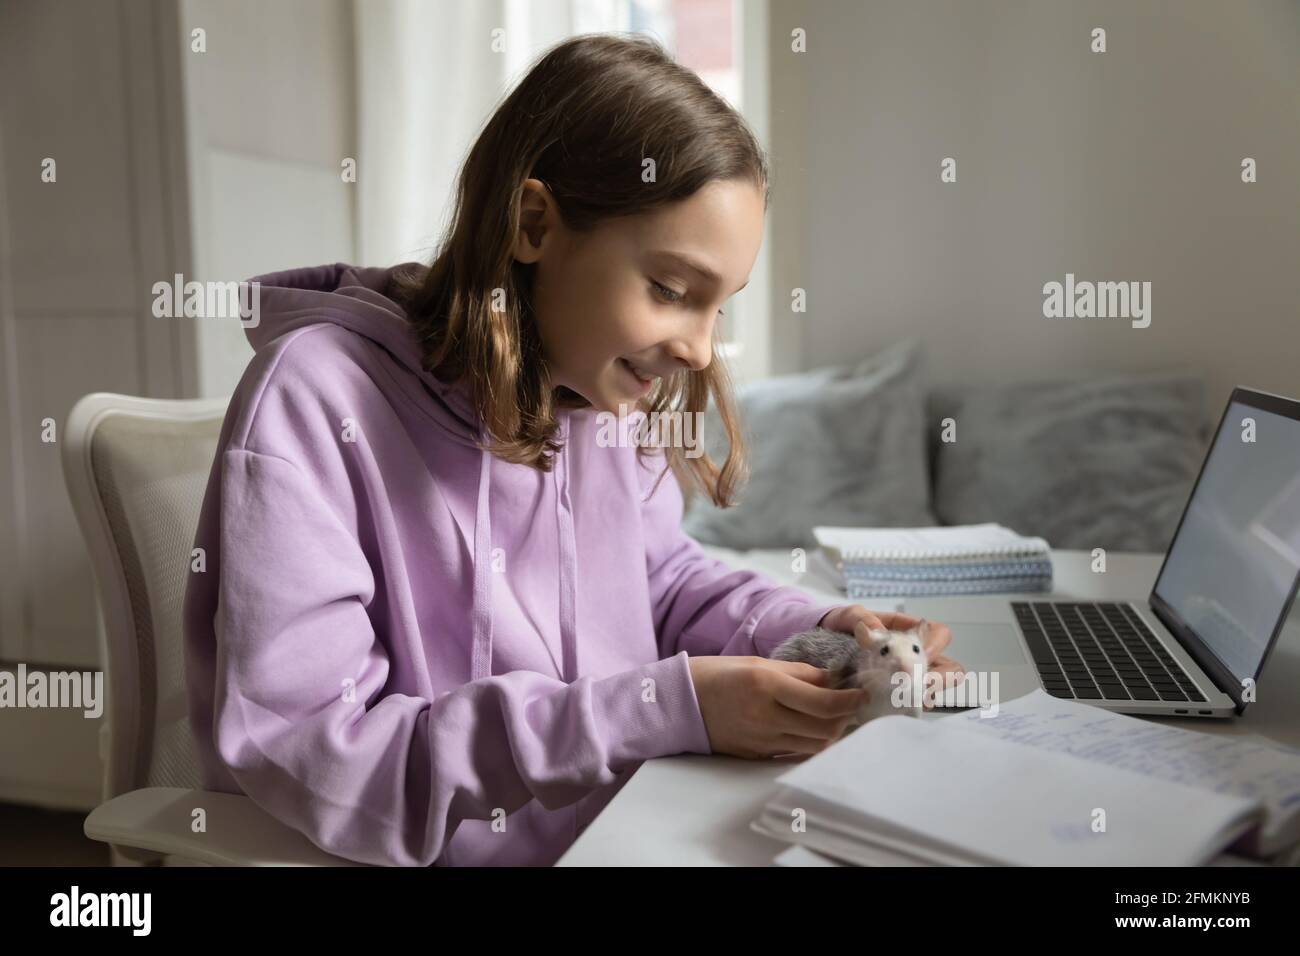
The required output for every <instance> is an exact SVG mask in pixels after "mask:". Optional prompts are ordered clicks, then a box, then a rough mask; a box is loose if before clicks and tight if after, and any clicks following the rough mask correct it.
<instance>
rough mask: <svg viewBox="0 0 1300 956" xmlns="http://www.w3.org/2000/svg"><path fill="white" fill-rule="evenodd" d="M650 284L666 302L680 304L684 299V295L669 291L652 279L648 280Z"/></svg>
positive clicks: (666, 287)
mask: <svg viewBox="0 0 1300 956" xmlns="http://www.w3.org/2000/svg"><path fill="white" fill-rule="evenodd" d="M650 284H651V285H653V286H654V288H655V291H656V292H658V293H659V295H660V296H661V297H662V298H663V299H664V300H665V301H667V302H680V301H681V300H682V299H683V298H685V297H686V293H684V292H678V291H677V290H676V289H670V288H668V286H666V285H664V284H663V283H662V282H656V281H655V280H654V279H651V280H650Z"/></svg>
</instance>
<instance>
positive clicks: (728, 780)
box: [556, 548, 1300, 866]
mask: <svg viewBox="0 0 1300 956" xmlns="http://www.w3.org/2000/svg"><path fill="white" fill-rule="evenodd" d="M706 550H708V551H709V553H710V554H712V555H714V556H716V557H719V558H721V559H723V560H725V561H726V562H727V563H728V564H730V565H732V566H733V567H738V568H754V569H757V570H760V571H762V572H764V573H765V574H767V575H769V576H770V577H771V578H772V579H773V580H775V581H777V582H778V583H781V584H796V585H798V586H799V587H802V588H804V589H805V590H806V591H808V592H809V593H810V594H813V595H815V596H816V598H817V599H818V600H826V601H834V600H840V601H842V602H843V603H846V604H848V603H853V602H850V601H849V600H848V599H847V598H845V597H844V595H843V594H842V593H840V592H839V591H837V590H835V589H834V588H833V586H831V585H829V584H828V583H827V582H825V581H823V580H821V579H819V578H818V577H816V576H815V575H814V574H811V573H810V574H802V575H798V574H792V573H791V572H790V570H789V568H790V554H789V552H788V551H750V552H743V553H737V552H729V551H724V550H722V549H717V548H709V549H706ZM1090 560H1091V559H1090V555H1089V554H1088V553H1087V552H1083V551H1058V552H1054V553H1053V555H1052V567H1053V574H1054V578H1053V581H1054V590H1053V591H1052V593H1051V594H1050V595H1049V594H1041V593H1040V594H1035V595H1031V596H1030V597H1031V598H1032V599H1035V600H1044V599H1049V598H1051V599H1057V600H1075V599H1084V600H1136V601H1139V602H1145V600H1146V597H1147V595H1148V594H1149V593H1150V590H1151V585H1152V583H1154V581H1155V576H1156V574H1157V573H1158V572H1159V570H1160V561H1161V556H1160V555H1151V554H1110V555H1108V561H1107V573H1105V574H1094V573H1092V572H1091V570H1090ZM1008 599H1009V598H1008V596H1004V595H1003V596H992V595H989V596H985V597H982V598H979V599H972V598H971V597H963V598H962V599H961V600H962V601H963V607H966V608H967V609H968V610H967V612H966V613H965V614H964V615H963V619H965V620H970V619H971V614H970V612H969V608H970V607H971V606H972V603H971V602H972V601H973V600H974V601H975V605H974V606H976V607H978V606H979V604H980V603H981V602H984V603H986V605H987V606H988V607H990V608H992V607H996V608H998V609H999V610H1000V609H1001V608H1002V607H1004V606H1005V604H1006V601H1007V600H1008ZM953 600H954V599H952V598H924V599H921V598H911V599H908V601H907V606H906V610H907V612H908V613H909V614H917V615H921V616H924V617H928V618H932V619H934V620H936V621H941V622H943V623H950V622H951V621H952V620H953V619H952V618H951V616H950V615H947V614H945V610H944V609H945V607H949V606H951V603H952V601H953ZM859 603H864V604H865V606H867V607H869V608H873V609H878V610H887V609H889V608H891V607H893V605H894V599H887V600H881V601H878V602H874V603H873V602H859ZM1297 603H1300V602H1297ZM990 619H994V618H992V617H991V618H990ZM1298 623H1300V614H1297V613H1293V614H1292V616H1291V620H1290V623H1289V625H1288V627H1287V630H1286V631H1285V632H1284V633H1283V635H1282V637H1281V638H1280V639H1279V642H1278V646H1277V647H1275V648H1274V649H1273V653H1272V655H1271V656H1270V657H1269V660H1268V664H1267V665H1266V667H1265V669H1264V674H1263V676H1262V678H1261V680H1260V683H1259V686H1258V688H1257V692H1258V702H1256V703H1254V704H1251V705H1250V706H1249V707H1247V709H1246V713H1245V715H1244V716H1242V717H1233V718H1229V719H1226V720H1218V719H1209V718H1204V719H1196V718H1184V719H1174V718H1158V719H1160V720H1161V721H1162V722H1167V723H1169V724H1170V725H1171V726H1180V727H1187V728H1189V729H1192V730H1198V731H1204V732H1206V733H1219V734H1241V735H1258V736H1260V737H1263V738H1268V739H1270V740H1273V741H1275V742H1278V743H1281V744H1285V745H1287V746H1290V747H1297V748H1300V626H1298ZM948 653H949V654H951V656H952V657H954V658H956V659H957V660H959V661H960V660H961V659H962V634H961V632H960V631H959V630H958V629H957V628H954V631H953V641H952V645H951V646H950V648H949V651H948ZM927 716H928V717H929V718H930V719H934V718H935V717H937V715H927ZM1152 719H1157V718H1152ZM797 759H798V758H781V759H776V760H742V759H740V758H737V757H727V756H720V755H709V756H706V755H703V754H681V755H678V756H675V757H664V758H661V759H658V760H650V761H647V762H646V763H645V764H643V765H642V766H641V768H640V769H639V770H637V772H636V773H635V774H633V776H632V779H631V780H629V781H628V782H627V784H626V785H624V787H623V789H622V790H620V791H619V792H618V794H617V795H616V796H615V797H614V799H613V800H611V801H610V803H609V804H608V806H606V807H605V809H604V810H603V811H602V812H601V814H600V816H598V817H597V818H596V819H595V820H594V821H593V822H592V824H591V825H590V826H589V827H588V828H587V829H586V831H584V832H583V834H582V836H580V837H579V838H578V840H577V841H576V842H575V843H574V845H573V846H572V847H570V848H569V851H568V852H567V853H565V855H564V856H563V857H561V859H560V860H559V862H558V863H557V864H556V865H558V866H619V865H632V866H719V865H722V866H737V865H739V866H766V865H767V864H769V863H770V862H771V860H772V857H773V856H775V855H776V854H777V853H778V852H780V851H781V850H783V849H785V844H781V843H778V842H776V841H775V840H770V839H768V838H767V837H764V836H762V835H760V834H757V833H754V832H753V831H752V830H750V829H749V821H750V820H752V819H753V818H754V817H755V816H757V815H758V812H759V810H760V808H761V807H762V805H763V803H764V801H765V800H766V799H767V797H768V795H769V794H770V793H771V792H772V791H773V789H774V784H773V781H774V780H775V779H776V777H777V776H779V775H780V774H781V773H782V772H783V771H784V770H785V769H787V767H789V766H790V765H791V761H792V760H797Z"/></svg>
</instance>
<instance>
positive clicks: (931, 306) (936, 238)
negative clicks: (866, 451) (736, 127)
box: [771, 0, 1300, 416]
mask: <svg viewBox="0 0 1300 956" xmlns="http://www.w3.org/2000/svg"><path fill="white" fill-rule="evenodd" d="M1095 26H1101V27H1104V28H1105V29H1106V30H1107V41H1108V43H1107V46H1108V50H1107V52H1106V53H1104V54H1094V53H1091V52H1090V51H1089V43H1090V32H1091V30H1092V28H1093V27H1095ZM794 27H803V28H805V29H806V30H807V32H808V52H807V53H804V54H794V53H791V51H790V31H791V30H792V29H793V28H794ZM771 31H772V46H771V53H772V69H773V79H772V82H773V90H772V109H773V117H772V123H773V154H774V155H773V162H774V166H775V176H774V179H775V186H776V188H775V195H774V197H773V212H774V226H775V228H774V231H773V234H772V237H771V241H773V243H774V247H773V249H774V251H773V255H774V263H775V270H776V276H775V284H774V292H773V296H774V303H775V308H774V328H773V335H774V347H773V355H774V358H775V361H776V363H777V367H776V370H777V371H789V370H795V369H798V368H809V367H814V366H816V365H820V364H827V363H833V362H842V361H848V360H850V359H852V358H854V357H856V356H859V355H864V354H867V353H869V352H871V351H873V350H875V349H877V348H879V347H880V346H883V345H885V344H887V343H889V342H892V341H894V340H896V339H898V338H900V337H902V336H904V335H907V334H912V333H915V334H918V335H920V336H921V337H922V339H923V340H924V341H925V343H926V346H927V353H928V355H929V358H930V372H931V375H932V377H933V378H936V379H940V380H949V381H962V382H990V381H999V380H1002V379H1015V380H1028V379H1036V378H1057V377H1061V376H1067V375H1068V376H1076V375H1082V374H1086V373H1090V372H1105V371H1117V372H1118V371H1140V370H1149V369H1165V368H1175V367H1182V368H1191V369H1193V370H1195V371H1197V372H1200V373H1202V374H1203V375H1204V376H1205V378H1206V380H1207V383H1208V385H1209V390H1208V397H1207V402H1208V409H1207V413H1208V414H1210V415H1211V416H1217V413H1218V411H1219V409H1220V408H1221V406H1222V403H1223V402H1224V401H1225V400H1226V396H1227V392H1228V390H1229V389H1230V388H1231V386H1232V385H1234V384H1250V385H1254V386H1258V387H1261V388H1264V389H1266V390H1270V391H1278V392H1282V393H1284V394H1290V395H1295V394H1296V393H1300V373H1298V371H1297V358H1300V348H1298V347H1297V343H1298V342H1300V336H1298V335H1297V333H1296V327H1297V319H1298V318H1300V316H1298V314H1297V313H1298V312H1300V268H1298V266H1300V186H1297V178H1296V176H1297V172H1298V171H1300V4H1297V3H1295V2H1293V0H1243V2H1234V3H1221V2H1214V0H1180V2H1176V3H1174V2H1170V3H1155V2H1142V3H1131V2H1127V0H1125V2H1093V0H1090V2H1078V3H1069V4H1065V3H1050V2H1039V3H1025V2H1012V0H984V2H980V3H969V2H961V0H925V2H918V0H888V2H881V0H871V2H868V3H863V2H840V0H825V2H815V3H814V2H804V0H772V27H771ZM946 156H952V157H955V158H956V159H957V164H958V167H957V172H958V178H957V182H956V183H955V184H949V185H945V184H942V183H941V182H940V181H939V163H940V161H941V159H942V158H943V157H946ZM1244 156H1252V157H1254V158H1255V159H1256V160H1257V162H1258V164H1259V182H1257V183H1255V184H1253V185H1247V184H1243V183H1242V182H1241V180H1240V162H1241V159H1242V157H1244ZM1067 272H1073V273H1074V274H1075V275H1076V277H1078V278H1079V279H1093V280H1149V281H1150V282H1151V283H1152V285H1153V288H1152V306H1153V311H1152V323H1151V326H1150V327H1149V328H1146V329H1133V328H1131V327H1130V325H1129V324H1128V323H1127V322H1124V321H1123V320H1117V319H1111V320H1094V321H1092V322H1086V321H1084V320H1059V321H1055V322H1053V321H1050V320H1048V319H1045V318H1043V315H1042V304H1043V295H1042V287H1043V284H1044V283H1045V282H1048V281H1052V280H1054V279H1055V280H1057V281H1062V280H1063V279H1064V277H1065V274H1066V273H1067ZM795 286H801V287H804V288H806V289H807V290H808V302H809V311H808V313H807V314H806V315H802V316H792V315H791V313H790V308H789V290H790V289H791V288H792V287H795Z"/></svg>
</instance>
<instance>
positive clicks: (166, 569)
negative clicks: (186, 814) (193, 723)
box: [62, 392, 228, 799]
mask: <svg viewBox="0 0 1300 956" xmlns="http://www.w3.org/2000/svg"><path fill="white" fill-rule="evenodd" d="M227 403H228V400H227V399H195V400H185V401H166V400H158V399H146V398H135V397H132V396H129V395H114V394H111V393H107V392H96V393H94V394H91V395H87V396H85V397H84V398H82V399H81V400H80V401H79V402H77V404H76V405H75V406H74V407H73V409H72V411H71V412H70V413H69V414H68V421H67V424H66V426H65V427H64V432H63V448H62V452H63V474H64V479H65V481H66V483H67V486H68V494H69V496H70V497H71V498H72V507H73V510H74V511H75V512H76V515H77V521H78V523H79V524H80V526H81V532H82V535H83V537H84V538H85V540H86V546H87V548H88V550H89V552H90V558H91V563H92V565H93V567H94V571H95V582H96V585H97V587H98V590H99V605H100V611H101V615H102V624H103V632H102V640H103V648H102V650H103V654H104V660H105V663H106V666H107V669H108V671H107V675H106V677H107V681H106V683H107V685H108V707H107V716H108V734H109V752H108V754H107V755H106V756H107V760H106V767H105V775H104V798H105V799H110V798H112V797H115V796H117V795H118V794H121V793H125V792H127V791H130V790H136V789H139V788H140V787H154V786H158V787H194V788H198V787H200V786H201V781H200V776H199V770H198V764H197V761H196V760H195V756H194V745H193V741H192V738H191V736H190V722H189V714H188V706H187V698H186V693H185V672H184V656H183V655H184V644H183V635H182V615H181V612H182V606H183V603H184V598H185V585H186V581H187V580H188V575H189V568H190V552H191V549H192V548H193V546H194V537H195V531H196V529H197V528H198V522H199V510H200V508H201V506H202V503H203V494H204V491H205V489H206V487H207V481H208V475H209V472H210V470H211V467H212V461H213V457H214V456H215V454H216V449H217V441H218V437H219V435H220V432H221V423H222V419H223V418H224V416H225V412H226V406H227Z"/></svg>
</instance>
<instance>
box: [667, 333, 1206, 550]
mask: <svg viewBox="0 0 1300 956" xmlns="http://www.w3.org/2000/svg"><path fill="white" fill-rule="evenodd" d="M1204 392H1205V389H1204V383H1203V382H1202V381H1201V380H1200V378H1199V377H1197V376H1196V375H1194V374H1190V373H1187V372H1180V371H1171V372H1165V373H1153V374H1144V375H1130V376H1101V377H1098V376H1093V377H1090V378H1086V379H1084V378H1078V379H1072V380H1057V381H1028V382H1019V383H1011V384H995V385H978V384H975V385H965V384H952V383H948V382H943V383H935V384H931V383H929V381H928V376H927V374H926V368H925V361H924V354H923V350H922V348H921V346H920V344H919V342H918V341H917V340H915V339H907V340H904V341H902V342H898V343H896V344H895V345H893V346H891V347H889V348H887V349H885V350H883V351H881V352H880V353H878V354H876V355H872V356H870V357H868V358H866V359H864V360H862V361H859V362H857V363H855V364H850V365H837V366H827V367H822V368H816V369H813V370H811V371H808V372H803V373H799V374H794V375H781V376H775V377H772V378H768V379H764V380H762V381H759V382H755V383H752V384H749V385H746V386H742V387H741V388H739V389H738V390H737V395H736V398H737V407H738V411H739V415H740V421H741V428H742V431H743V434H744V440H745V442H746V444H747V447H748V452H749V456H748V459H749V471H750V477H749V479H748V481H747V482H746V483H745V484H744V485H743V486H742V487H741V488H740V490H739V494H738V501H737V503H736V504H735V505H733V506H732V507H730V508H726V509H722V508H718V507H716V506H714V504H713V503H712V502H711V501H710V500H708V498H707V497H706V496H704V495H703V494H701V493H691V489H690V488H689V484H690V483H689V482H687V483H684V486H683V491H684V493H686V495H687V503H686V508H685V512H684V517H683V527H684V529H685V530H686V532H687V533H688V534H690V535H691V536H692V537H694V538H696V539H697V540H698V541H700V542H701V543H702V544H704V545H707V546H710V548H712V549H716V551H717V552H718V553H720V552H721V551H723V550H726V551H731V552H744V551H748V550H751V549H768V550H770V549H783V550H785V551H786V552H787V553H788V551H789V549H791V548H794V547H803V548H815V547H816V542H815V539H814V538H813V534H812V529H813V527H814V526H816V525H843V526H854V527H922V526H932V525H955V524H977V523H981V522H987V521H992V522H997V523H999V524H1002V525H1005V526H1007V527H1009V528H1011V529H1012V530H1014V531H1017V532H1019V533H1021V534H1024V535H1036V536H1040V537H1042V538H1044V539H1046V540H1047V542H1048V543H1049V544H1050V545H1051V546H1052V547H1053V548H1056V549H1082V550H1087V551H1091V550H1092V549H1094V548H1104V549H1107V550H1108V551H1136V552H1151V551H1155V552H1160V551H1163V550H1164V549H1165V548H1166V546H1167V545H1168V543H1169V541H1170V539H1171V538H1172V537H1173V532H1174V530H1175V528H1176V527H1177V524H1178V521H1179V518H1180V516H1181V514H1182V510H1183V506H1184V504H1185V503H1186V500H1187V497H1188V495H1189V493H1190V491H1191V487H1192V485H1193V483H1194V481H1195V479H1196V475H1197V473H1198V471H1199V467H1200V463H1201V460H1202V457H1203V455H1204V453H1205V450H1206V447H1207V444H1208V439H1209V433H1210V427H1209V426H1208V424H1207V422H1206V419H1205V407H1204V402H1205V395H1204ZM700 434H701V442H702V445H703V447H704V448H705V450H706V451H707V452H708V453H709V455H710V457H712V458H713V460H714V461H715V462H717V463H719V464H720V463H721V462H722V460H723V459H724V458H725V457H726V452H727V444H726V436H725V433H724V431H723V429H722V427H721V422H720V420H719V419H718V416H717V412H716V410H715V409H714V408H712V407H710V408H709V410H708V411H707V412H706V413H705V416H704V418H703V421H702V423H701V427H700Z"/></svg>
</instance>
